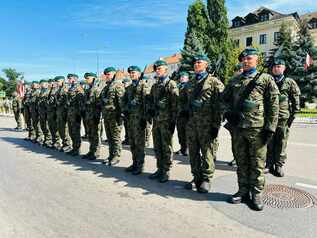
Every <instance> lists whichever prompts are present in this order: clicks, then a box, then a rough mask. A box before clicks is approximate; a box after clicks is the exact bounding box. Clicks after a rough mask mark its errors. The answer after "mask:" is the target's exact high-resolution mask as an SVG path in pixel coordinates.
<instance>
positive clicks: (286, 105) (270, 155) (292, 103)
mask: <svg viewBox="0 0 317 238" xmlns="http://www.w3.org/2000/svg"><path fill="white" fill-rule="evenodd" d="M285 69H286V67H285V61H284V60H283V59H275V60H274V63H273V69H272V73H273V78H274V80H275V82H276V84H277V86H278V88H279V91H280V96H279V117H278V124H277V128H276V131H275V133H274V136H273V138H272V140H271V141H270V143H269V144H268V151H267V164H266V166H267V168H268V169H269V171H270V172H271V173H272V174H273V175H275V176H277V177H283V176H284V171H283V169H282V167H283V166H284V164H285V161H286V158H287V154H286V146H287V140H288V136H289V128H290V127H291V125H292V123H293V120H294V118H295V113H297V112H299V111H300V100H299V99H300V89H299V87H298V86H297V84H296V82H295V81H294V80H293V79H291V78H288V77H285V76H284V71H285Z"/></svg>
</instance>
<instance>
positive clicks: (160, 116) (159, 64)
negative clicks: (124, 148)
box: [149, 60, 178, 183]
mask: <svg viewBox="0 0 317 238" xmlns="http://www.w3.org/2000/svg"><path fill="white" fill-rule="evenodd" d="M154 71H155V73H156V79H157V81H156V82H155V83H154V84H153V86H152V88H151V93H150V95H149V115H150V116H151V117H152V118H153V129H152V130H153V142H154V151H155V157H156V161H157V162H156V167H157V170H156V172H155V173H153V174H151V175H150V177H149V178H150V179H158V180H159V182H160V183H165V182H167V181H168V180H169V176H170V168H171V166H172V155H173V148H172V138H173V132H174V130H175V124H176V114H177V96H178V88H177V84H176V82H175V81H173V80H171V79H170V78H169V77H168V67H167V63H166V62H165V61H164V60H158V61H156V62H155V63H154Z"/></svg>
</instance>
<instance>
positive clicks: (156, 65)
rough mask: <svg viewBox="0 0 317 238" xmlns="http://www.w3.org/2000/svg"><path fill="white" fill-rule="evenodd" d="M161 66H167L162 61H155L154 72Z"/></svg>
mask: <svg viewBox="0 0 317 238" xmlns="http://www.w3.org/2000/svg"><path fill="white" fill-rule="evenodd" d="M163 65H165V66H167V63H166V61H164V60H157V61H155V63H154V65H153V68H154V70H156V68H157V67H159V66H163Z"/></svg>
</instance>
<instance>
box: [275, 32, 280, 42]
mask: <svg viewBox="0 0 317 238" xmlns="http://www.w3.org/2000/svg"><path fill="white" fill-rule="evenodd" d="M280 36H281V33H280V32H274V42H278V41H279V39H280Z"/></svg>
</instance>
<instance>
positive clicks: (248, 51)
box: [239, 47, 259, 62]
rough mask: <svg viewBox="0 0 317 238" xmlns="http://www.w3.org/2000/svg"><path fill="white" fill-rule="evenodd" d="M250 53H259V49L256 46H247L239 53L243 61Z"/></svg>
mask: <svg viewBox="0 0 317 238" xmlns="http://www.w3.org/2000/svg"><path fill="white" fill-rule="evenodd" d="M248 55H259V51H258V50H257V49H256V48H252V47H249V48H245V49H244V50H243V51H242V52H241V53H240V55H239V61H240V62H241V61H242V59H243V58H244V57H246V56H248Z"/></svg>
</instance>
